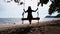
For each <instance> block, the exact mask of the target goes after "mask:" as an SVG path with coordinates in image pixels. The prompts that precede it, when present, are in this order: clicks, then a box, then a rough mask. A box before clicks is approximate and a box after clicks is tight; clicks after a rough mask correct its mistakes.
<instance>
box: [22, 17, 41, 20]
mask: <svg viewBox="0 0 60 34" xmlns="http://www.w3.org/2000/svg"><path fill="white" fill-rule="evenodd" d="M39 19H40V18H38V17H37V18H31V20H39ZM22 20H29V18H22Z"/></svg>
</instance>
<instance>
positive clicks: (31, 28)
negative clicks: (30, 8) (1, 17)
mask: <svg viewBox="0 0 60 34" xmlns="http://www.w3.org/2000/svg"><path fill="white" fill-rule="evenodd" d="M0 34H60V20H50V21H42V22H39V24H38V23H37V22H36V23H32V24H3V25H0Z"/></svg>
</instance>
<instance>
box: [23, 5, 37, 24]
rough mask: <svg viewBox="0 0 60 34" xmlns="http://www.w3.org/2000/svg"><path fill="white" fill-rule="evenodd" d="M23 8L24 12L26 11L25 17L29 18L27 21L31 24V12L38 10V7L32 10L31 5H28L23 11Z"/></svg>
mask: <svg viewBox="0 0 60 34" xmlns="http://www.w3.org/2000/svg"><path fill="white" fill-rule="evenodd" d="M23 10H24V12H25V13H26V12H27V13H28V16H27V19H29V22H30V24H31V20H32V18H33V16H32V12H36V11H37V10H38V8H37V9H36V10H32V9H31V6H29V7H28V10H27V11H25V9H23Z"/></svg>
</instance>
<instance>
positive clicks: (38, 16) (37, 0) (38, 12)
mask: <svg viewBox="0 0 60 34" xmlns="http://www.w3.org/2000/svg"><path fill="white" fill-rule="evenodd" d="M37 3H38V0H37ZM37 8H38V6H37ZM37 17H39V11H38V12H37Z"/></svg>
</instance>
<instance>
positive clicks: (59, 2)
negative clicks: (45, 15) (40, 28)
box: [49, 0, 60, 17]
mask: <svg viewBox="0 0 60 34" xmlns="http://www.w3.org/2000/svg"><path fill="white" fill-rule="evenodd" d="M51 2H52V4H51V5H50V8H49V14H50V15H52V14H53V13H54V12H56V11H57V12H58V13H59V14H58V15H57V16H56V17H60V0H54V1H52V0H51Z"/></svg>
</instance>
